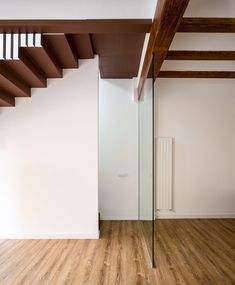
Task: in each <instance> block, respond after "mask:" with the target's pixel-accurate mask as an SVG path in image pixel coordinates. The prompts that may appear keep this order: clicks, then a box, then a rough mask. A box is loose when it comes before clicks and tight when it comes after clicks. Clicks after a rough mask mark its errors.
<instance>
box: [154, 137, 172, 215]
mask: <svg viewBox="0 0 235 285" xmlns="http://www.w3.org/2000/svg"><path fill="white" fill-rule="evenodd" d="M172 179H173V138H157V181H156V182H157V210H172V207H173V203H172Z"/></svg>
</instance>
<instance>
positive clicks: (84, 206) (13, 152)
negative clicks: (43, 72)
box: [0, 58, 98, 238]
mask: <svg viewBox="0 0 235 285" xmlns="http://www.w3.org/2000/svg"><path fill="white" fill-rule="evenodd" d="M64 75H65V76H64V78H63V79H55V80H49V82H48V83H49V84H48V87H47V89H37V90H34V92H33V96H32V98H30V99H25V98H24V99H23V98H22V99H18V100H17V104H16V108H8V109H1V111H0V112H1V113H0V237H1V238H11V237H13V238H31V237H32V238H97V237H98V223H97V220H98V59H97V58H96V59H94V60H85V61H80V67H79V69H77V70H66V71H65V72H64Z"/></svg>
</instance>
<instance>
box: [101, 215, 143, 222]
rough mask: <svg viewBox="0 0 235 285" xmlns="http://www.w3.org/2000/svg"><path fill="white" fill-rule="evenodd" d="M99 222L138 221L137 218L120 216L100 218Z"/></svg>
mask: <svg viewBox="0 0 235 285" xmlns="http://www.w3.org/2000/svg"><path fill="white" fill-rule="evenodd" d="M100 219H101V221H136V220H138V216H137V217H136V216H135V217H121V216H106V217H102V216H101V218H100Z"/></svg>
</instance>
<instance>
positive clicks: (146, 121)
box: [139, 59, 155, 267]
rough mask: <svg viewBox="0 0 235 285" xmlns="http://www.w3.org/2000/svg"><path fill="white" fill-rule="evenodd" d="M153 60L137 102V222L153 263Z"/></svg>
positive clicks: (153, 264) (153, 263)
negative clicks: (139, 223) (140, 226)
mask: <svg viewBox="0 0 235 285" xmlns="http://www.w3.org/2000/svg"><path fill="white" fill-rule="evenodd" d="M153 83H154V81H153V59H152V64H151V66H150V69H149V74H148V78H147V79H146V80H145V83H144V86H143V90H142V94H141V99H140V101H139V220H140V221H141V225H142V229H143V234H144V237H145V241H146V244H147V248H148V251H149V255H150V259H151V263H152V266H153V267H154V266H155V262H154V120H153V118H154V88H153Z"/></svg>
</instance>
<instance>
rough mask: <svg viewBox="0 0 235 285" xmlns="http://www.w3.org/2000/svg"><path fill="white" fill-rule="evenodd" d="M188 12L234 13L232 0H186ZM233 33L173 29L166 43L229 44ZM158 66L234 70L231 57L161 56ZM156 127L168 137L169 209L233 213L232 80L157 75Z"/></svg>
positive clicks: (183, 213)
mask: <svg viewBox="0 0 235 285" xmlns="http://www.w3.org/2000/svg"><path fill="white" fill-rule="evenodd" d="M185 16H188V17H235V2H234V1H232V0H225V1H219V0H209V1H204V0H191V1H190V3H189V6H188V8H187V10H186V13H185ZM234 46H235V35H234V34H196V33H194V34H190V33H189V34H188V33H187V34H183V33H178V34H176V36H175V38H174V40H173V43H172V45H171V47H170V49H174V50H234ZM162 69H163V70H219V71H221V70H233V71H234V70H235V62H234V61H231V62H224V61H213V62H200V61H196V62H195V61H182V62H179V61H166V62H165V63H164V65H163V67H162ZM155 92H156V96H157V100H156V103H157V105H156V112H157V118H156V120H157V122H156V133H157V135H158V136H160V137H173V138H174V141H175V143H174V183H173V196H174V201H173V203H174V211H170V212H162V213H160V214H159V217H162V218H206V217H208V218H216V217H224V218H227V217H235V175H234V166H235V148H234V146H235V124H234V122H235V97H234V95H235V80H234V79H157V80H156V82H155Z"/></svg>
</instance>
